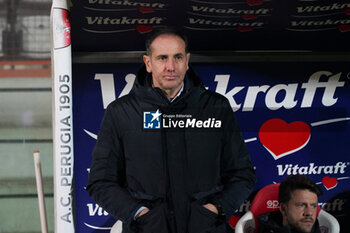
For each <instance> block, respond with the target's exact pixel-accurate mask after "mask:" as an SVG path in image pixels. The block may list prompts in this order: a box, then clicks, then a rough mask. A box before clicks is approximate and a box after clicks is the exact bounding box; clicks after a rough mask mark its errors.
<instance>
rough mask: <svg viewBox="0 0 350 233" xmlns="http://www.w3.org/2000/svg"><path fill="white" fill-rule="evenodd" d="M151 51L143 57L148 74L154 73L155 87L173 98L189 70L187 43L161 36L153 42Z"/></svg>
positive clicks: (175, 38) (174, 37) (176, 38)
mask: <svg viewBox="0 0 350 233" xmlns="http://www.w3.org/2000/svg"><path fill="white" fill-rule="evenodd" d="M151 51H152V54H151V55H150V56H147V55H145V56H144V57H143V60H144V62H145V65H146V69H147V72H149V73H152V77H153V85H154V86H155V87H159V88H160V89H162V90H163V91H164V92H165V93H166V94H167V96H168V98H172V97H174V96H175V95H176V94H177V92H178V91H179V90H180V89H181V86H182V81H183V80H184V77H185V74H186V71H187V70H188V62H189V58H190V54H189V53H186V51H185V42H184V41H183V40H182V39H181V38H180V37H177V36H174V35H166V34H165V35H160V36H158V37H157V38H156V39H155V40H154V41H153V42H152V44H151Z"/></svg>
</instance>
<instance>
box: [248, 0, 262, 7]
mask: <svg viewBox="0 0 350 233" xmlns="http://www.w3.org/2000/svg"><path fill="white" fill-rule="evenodd" d="M246 2H247V4H248V5H249V6H258V5H261V4H262V3H263V1H262V0H247V1H246Z"/></svg>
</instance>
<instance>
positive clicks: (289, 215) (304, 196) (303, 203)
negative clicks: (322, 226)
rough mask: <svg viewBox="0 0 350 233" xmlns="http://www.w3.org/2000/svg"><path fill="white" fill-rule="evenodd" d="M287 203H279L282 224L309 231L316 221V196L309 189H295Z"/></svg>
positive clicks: (307, 232) (306, 232)
mask: <svg viewBox="0 0 350 233" xmlns="http://www.w3.org/2000/svg"><path fill="white" fill-rule="evenodd" d="M291 197H292V198H291V199H290V200H289V202H288V203H287V204H285V203H282V204H281V213H282V215H283V225H290V226H291V227H292V228H294V229H298V230H299V231H301V232H305V233H309V232H310V231H311V229H312V227H313V225H314V223H315V221H316V214H317V205H318V198H317V195H316V194H315V193H313V192H310V191H309V190H295V191H293V192H292V193H291Z"/></svg>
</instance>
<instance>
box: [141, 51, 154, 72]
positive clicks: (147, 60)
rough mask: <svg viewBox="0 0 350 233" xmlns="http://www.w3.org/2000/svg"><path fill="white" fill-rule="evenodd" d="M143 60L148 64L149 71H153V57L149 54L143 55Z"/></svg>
mask: <svg viewBox="0 0 350 233" xmlns="http://www.w3.org/2000/svg"><path fill="white" fill-rule="evenodd" d="M143 62H144V63H145V65H146V70H147V72H148V73H152V65H151V58H150V56H148V55H143Z"/></svg>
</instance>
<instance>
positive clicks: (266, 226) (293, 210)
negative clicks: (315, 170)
mask: <svg viewBox="0 0 350 233" xmlns="http://www.w3.org/2000/svg"><path fill="white" fill-rule="evenodd" d="M278 195H279V197H278V199H279V203H280V210H279V211H274V212H271V213H267V214H262V215H260V216H258V224H259V231H258V232H259V233H321V231H320V227H319V224H318V221H317V206H318V197H319V196H320V195H321V190H320V188H319V187H318V186H317V185H316V184H315V183H314V182H313V181H312V180H311V179H310V178H309V177H307V176H302V175H294V176H290V177H288V178H286V179H285V180H284V181H283V182H282V183H281V184H280V187H279V193H278Z"/></svg>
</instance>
